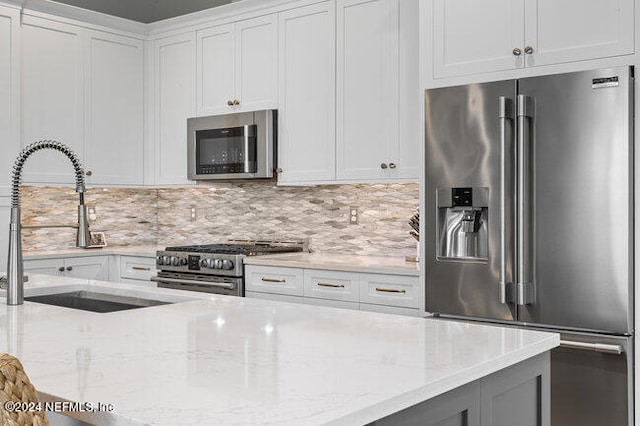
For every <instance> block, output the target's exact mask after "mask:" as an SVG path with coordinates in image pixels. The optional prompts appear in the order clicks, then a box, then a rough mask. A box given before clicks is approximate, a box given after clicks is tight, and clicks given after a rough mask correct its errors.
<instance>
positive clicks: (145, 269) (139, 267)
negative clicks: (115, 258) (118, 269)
mask: <svg viewBox="0 0 640 426" xmlns="http://www.w3.org/2000/svg"><path fill="white" fill-rule="evenodd" d="M131 269H133V270H134V271H150V270H151V268H143V267H142V266H132V267H131Z"/></svg>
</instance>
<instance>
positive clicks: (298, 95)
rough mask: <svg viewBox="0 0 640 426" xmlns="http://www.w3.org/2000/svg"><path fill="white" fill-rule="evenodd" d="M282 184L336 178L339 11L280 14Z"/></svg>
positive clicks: (329, 6) (327, 6)
mask: <svg viewBox="0 0 640 426" xmlns="http://www.w3.org/2000/svg"><path fill="white" fill-rule="evenodd" d="M278 28H279V38H280V41H279V48H278V54H279V57H280V59H279V63H280V72H279V79H280V81H279V84H278V87H279V96H278V124H279V132H278V166H279V167H280V168H281V169H282V173H280V175H279V176H278V182H279V183H292V182H312V181H319V180H320V181H321V180H325V181H327V180H334V179H335V161H336V160H335V6H334V4H333V2H324V3H320V4H316V5H312V6H306V7H301V8H299V9H294V10H289V11H287V12H282V13H280V17H279V25H278Z"/></svg>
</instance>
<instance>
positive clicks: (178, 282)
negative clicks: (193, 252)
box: [151, 272, 244, 297]
mask: <svg viewBox="0 0 640 426" xmlns="http://www.w3.org/2000/svg"><path fill="white" fill-rule="evenodd" d="M151 281H155V282H157V283H158V287H160V288H172V289H175V290H186V291H197V292H200V293H212V294H225V295H228V296H241V297H243V296H244V280H243V278H229V277H218V276H211V275H200V274H181V273H174V272H158V275H157V276H155V277H152V278H151Z"/></svg>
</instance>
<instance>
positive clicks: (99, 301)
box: [24, 290, 171, 313]
mask: <svg viewBox="0 0 640 426" xmlns="http://www.w3.org/2000/svg"><path fill="white" fill-rule="evenodd" d="M24 300H28V301H29V302H36V303H43V304H45V305H54V306H61V307H63V308H72V309H80V310H83V311H90V312H98V313H107V312H117V311H125V310H128V309H138V308H147V307H149V306H160V305H168V304H170V303H171V302H162V301H160V300H152V299H140V298H138V297H130V296H120V295H115V294H107V293H98V292H93V291H86V290H81V291H72V292H68V293H54V294H44V295H40V296H29V297H25V298H24Z"/></svg>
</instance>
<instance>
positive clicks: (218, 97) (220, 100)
mask: <svg viewBox="0 0 640 426" xmlns="http://www.w3.org/2000/svg"><path fill="white" fill-rule="evenodd" d="M233 28H234V27H233V24H228V25H220V26H218V27H213V28H207V29H205V30H201V31H198V35H197V45H198V48H197V53H196V56H197V66H196V70H197V73H198V74H197V98H198V106H197V110H198V111H197V113H198V115H209V114H221V113H222V114H224V113H229V112H232V111H233V107H232V106H229V105H228V102H229V101H232V102H233V100H234V99H235V94H234V91H235V76H234V67H235V62H234V42H233Z"/></svg>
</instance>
